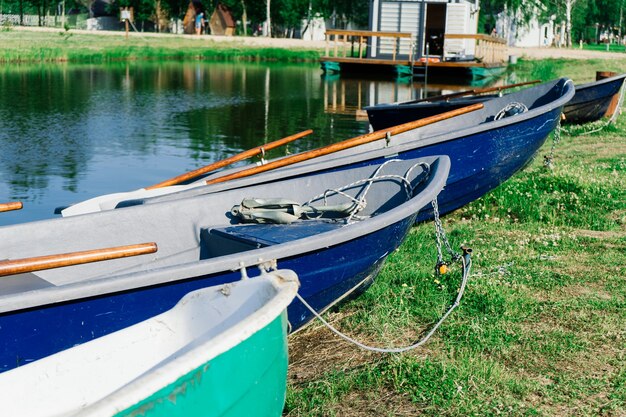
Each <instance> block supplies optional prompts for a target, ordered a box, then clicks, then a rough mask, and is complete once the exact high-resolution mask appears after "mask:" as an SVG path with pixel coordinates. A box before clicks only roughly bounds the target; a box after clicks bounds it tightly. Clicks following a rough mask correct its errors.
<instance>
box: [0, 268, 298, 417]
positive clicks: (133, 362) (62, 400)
mask: <svg viewBox="0 0 626 417" xmlns="http://www.w3.org/2000/svg"><path fill="white" fill-rule="evenodd" d="M298 285H299V283H298V279H297V276H296V274H295V273H294V272H292V271H289V270H279V271H274V272H271V273H264V274H262V275H261V276H260V277H257V278H255V279H250V280H247V279H244V280H242V281H239V282H236V283H232V284H226V285H220V286H215V287H209V288H204V289H201V290H197V291H194V292H191V293H189V294H187V295H186V296H185V297H183V298H182V299H181V300H180V301H179V302H178V304H176V306H174V307H173V308H172V309H171V310H168V311H166V312H164V313H162V314H159V315H158V316H154V317H152V318H151V319H149V320H146V321H143V322H141V323H138V324H136V325H133V326H131V327H127V328H125V329H123V330H120V331H117V332H115V333H111V334H109V335H107V336H104V337H101V338H99V339H96V340H94V341H91V342H88V343H84V344H82V345H79V346H76V347H73V348H71V349H68V350H65V351H62V352H59V353H57V354H55V355H52V356H49V357H46V358H43V359H41V360H38V361H35V362H32V363H30V364H28V365H25V366H22V367H20V368H16V369H13V370H11V371H8V372H5V373H3V374H2V375H0V392H2V396H3V398H5V401H3V402H2V415H6V416H16V417H17V416H28V417H37V416H81V417H82V416H168V417H173V416H186V417H193V416H253V415H254V416H280V415H281V413H282V409H283V406H284V401H285V388H286V379H287V362H288V361H287V313H286V308H287V305H288V304H289V303H290V302H291V300H292V299H293V298H294V296H295V294H296V292H297V290H298Z"/></svg>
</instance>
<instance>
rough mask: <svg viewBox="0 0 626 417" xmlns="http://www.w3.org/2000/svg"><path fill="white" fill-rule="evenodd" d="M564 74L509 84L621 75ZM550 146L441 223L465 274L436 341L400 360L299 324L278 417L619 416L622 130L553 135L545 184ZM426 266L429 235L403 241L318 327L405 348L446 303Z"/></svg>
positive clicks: (448, 289)
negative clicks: (462, 256) (457, 301)
mask: <svg viewBox="0 0 626 417" xmlns="http://www.w3.org/2000/svg"><path fill="white" fill-rule="evenodd" d="M571 64H572V63H571V62H570V61H564V60H556V61H555V60H553V61H541V62H535V63H532V62H521V63H520V64H518V67H517V68H516V71H520V68H524V71H526V74H530V73H533V71H534V74H539V73H542V74H554V75H565V76H570V77H572V78H574V79H575V80H577V81H582V80H584V79H585V78H586V77H587V76H588V75H589V74H591V73H593V72H594V71H595V70H596V69H598V70H606V69H607V68H606V67H607V66H608V67H612V68H610V69H613V70H620V65H621V71H624V70H625V69H626V61H624V62H621V61H618V62H607V63H606V64H607V65H606V66H604V65H602V66H600V65H598V64H597V62H595V61H585V62H579V63H577V65H576V66H573V65H571ZM603 64H604V63H603ZM528 78H532V77H530V76H529V77H528ZM548 78H551V77H548ZM551 144H552V143H551V140H548V141H547V142H546V144H545V145H544V147H543V148H542V149H541V150H540V153H539V154H538V157H537V158H536V160H535V161H534V162H533V163H532V164H531V165H530V166H528V167H527V168H526V169H525V170H523V171H521V172H519V173H518V174H516V175H515V176H514V177H513V178H511V179H510V180H508V181H507V182H505V183H504V184H502V185H501V186H500V187H498V188H497V189H495V190H494V191H492V192H491V193H489V194H488V195H486V196H484V197H483V198H481V199H479V200H477V201H474V202H473V203H471V204H469V205H468V206H466V207H464V208H462V209H460V210H458V211H457V212H455V213H453V214H451V215H449V216H446V217H445V218H444V219H443V222H444V226H445V228H446V230H447V232H448V236H449V238H450V240H451V242H452V243H453V245H454V246H457V247H458V246H460V245H461V244H467V245H469V246H470V247H472V248H473V249H474V256H473V259H474V269H473V272H472V276H471V280H470V282H469V285H468V288H467V292H466V295H465V297H464V298H463V300H462V301H461V305H460V307H459V308H458V309H457V310H455V312H454V313H453V314H452V315H451V316H450V318H449V319H448V320H447V322H446V323H444V325H443V326H442V327H441V328H440V329H439V331H438V332H437V333H436V335H435V336H434V337H433V338H432V339H431V340H430V341H429V342H428V343H427V344H426V345H425V346H424V347H423V348H422V349H418V350H416V351H413V352H410V353H405V354H374V353H368V352H365V351H362V350H359V349H358V348H357V347H354V346H352V345H349V344H348V343H345V342H343V341H339V340H338V339H337V338H336V337H334V336H333V335H331V334H330V333H329V331H328V330H327V329H325V328H324V327H322V326H320V325H319V324H317V323H315V324H312V325H311V326H309V327H308V328H306V329H304V330H303V331H302V332H300V333H297V334H296V335H293V336H292V337H291V339H290V348H291V365H290V383H289V390H288V394H287V405H286V408H285V415H288V416H344V415H350V416H415V415H428V416H466V415H469V416H497V415H506V416H554V415H567V416H570V415H571V416H598V415H605V416H624V415H625V413H626V411H625V410H626V371H625V370H626V314H625V313H624V312H625V311H626V285H624V279H625V277H626V186H624V184H626V117H625V116H621V117H620V118H618V123H617V126H616V127H611V128H608V129H605V130H603V131H602V132H600V133H595V134H592V135H589V136H573V135H572V136H570V135H568V134H565V133H564V134H563V136H562V139H561V142H560V143H559V144H558V145H557V146H556V150H555V163H554V167H553V169H551V170H549V169H546V168H544V167H543V158H542V156H543V155H545V154H548V153H549V151H550V146H551ZM435 261H436V249H435V242H434V235H433V225H432V223H427V224H422V225H419V226H417V227H414V228H413V230H412V231H411V233H410V235H409V238H408V240H407V241H406V242H405V243H403V245H402V246H401V247H400V249H399V250H398V251H396V252H395V253H393V254H392V255H391V256H390V257H389V259H388V261H387V264H386V265H385V267H384V268H383V270H382V273H381V274H380V276H379V277H378V279H377V280H376V282H375V283H374V284H373V286H372V287H371V288H370V289H368V290H367V291H366V292H365V293H364V294H363V295H362V296H361V297H359V298H358V299H356V300H354V301H351V302H350V303H349V304H347V305H344V306H341V307H340V308H338V309H336V310H334V311H332V312H329V313H327V314H326V316H327V318H328V319H329V320H330V321H331V322H332V323H334V324H335V325H336V326H338V327H339V328H340V329H342V330H343V331H344V332H346V333H348V334H350V335H351V336H353V337H355V338H356V339H358V340H361V341H364V342H367V343H369V344H373V345H376V346H386V347H397V346H404V345H408V344H411V343H412V342H413V341H415V340H416V339H418V338H419V337H420V335H422V334H423V333H424V331H425V330H427V329H428V328H429V326H431V325H432V324H433V323H434V322H435V321H436V320H437V319H438V317H439V316H440V315H441V314H442V313H443V311H444V309H445V308H446V306H448V305H449V303H450V302H451V301H452V300H453V298H454V296H455V294H456V291H457V286H458V282H459V278H460V271H459V270H458V268H455V269H453V272H452V274H450V275H448V276H444V277H441V278H437V277H435V276H434V273H433V271H434V264H435Z"/></svg>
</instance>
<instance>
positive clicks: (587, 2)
mask: <svg viewBox="0 0 626 417" xmlns="http://www.w3.org/2000/svg"><path fill="white" fill-rule="evenodd" d="M480 7H481V11H480V13H481V15H480V16H481V22H482V26H483V27H481V29H483V30H485V29H484V27H489V26H490V25H491V26H493V25H495V18H496V16H497V15H498V14H499V13H502V12H510V13H513V14H515V15H516V16H517V17H518V19H520V20H521V22H518V23H519V24H522V25H523V24H527V23H528V22H529V21H530V19H532V18H534V17H536V18H538V19H539V21H544V22H545V21H548V20H552V21H554V23H555V24H556V25H561V23H563V24H564V27H565V33H564V36H565V42H566V44H567V45H568V46H572V44H573V43H577V42H579V41H583V42H586V43H598V42H600V41H602V40H603V37H604V36H609V38H612V39H616V40H619V41H622V42H623V37H624V35H625V34H626V30H624V29H625V27H624V26H625V25H626V22H625V16H624V13H625V10H624V9H625V8H626V0H482V1H481V4H480ZM486 33H488V32H486Z"/></svg>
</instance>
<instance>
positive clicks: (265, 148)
mask: <svg viewBox="0 0 626 417" xmlns="http://www.w3.org/2000/svg"><path fill="white" fill-rule="evenodd" d="M311 133H313V131H312V130H311V129H309V130H305V131H303V132H300V133H296V134H295V135H291V136H287V137H285V138H282V139H278V140H275V141H274V142H270V143H266V144H265V145H261V146H257V147H256V148H252V149H248V150H247V151H243V152H241V153H238V154H237V155H233V156H231V157H230V158H226V159H222V160H221V161H217V162H214V163H212V164H209V165H207V166H204V167H202V168H198V169H196V170H194V171H190V172H187V173H185V174H181V175H179V176H177V177H174V178H170V179H169V180H165V181H162V182H160V183H158V184H154V185H151V186H149V187H146V189H147V190H152V189H154V188H161V187H167V186H170V185H176V184H180V183H182V182H185V181H188V180H190V179H193V178H196V177H199V176H200V175H203V174H206V173H207V172H211V171H214V170H216V169H220V168H223V167H225V166H227V165H230V164H234V163H235V162H238V161H242V160H244V159H248V158H251V157H253V156H256V155H260V154H263V153H265V151H269V150H271V149H274V148H277V147H279V146H283V145H285V144H287V143H289V142H293V141H294V140H297V139H300V138H302V137H304V136H307V135H310V134H311Z"/></svg>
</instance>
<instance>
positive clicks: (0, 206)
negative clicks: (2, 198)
mask: <svg viewBox="0 0 626 417" xmlns="http://www.w3.org/2000/svg"><path fill="white" fill-rule="evenodd" d="M22 207H24V205H23V204H22V202H21V201H11V202H8V203H0V213H2V212H3V211H12V210H21V209H22Z"/></svg>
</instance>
